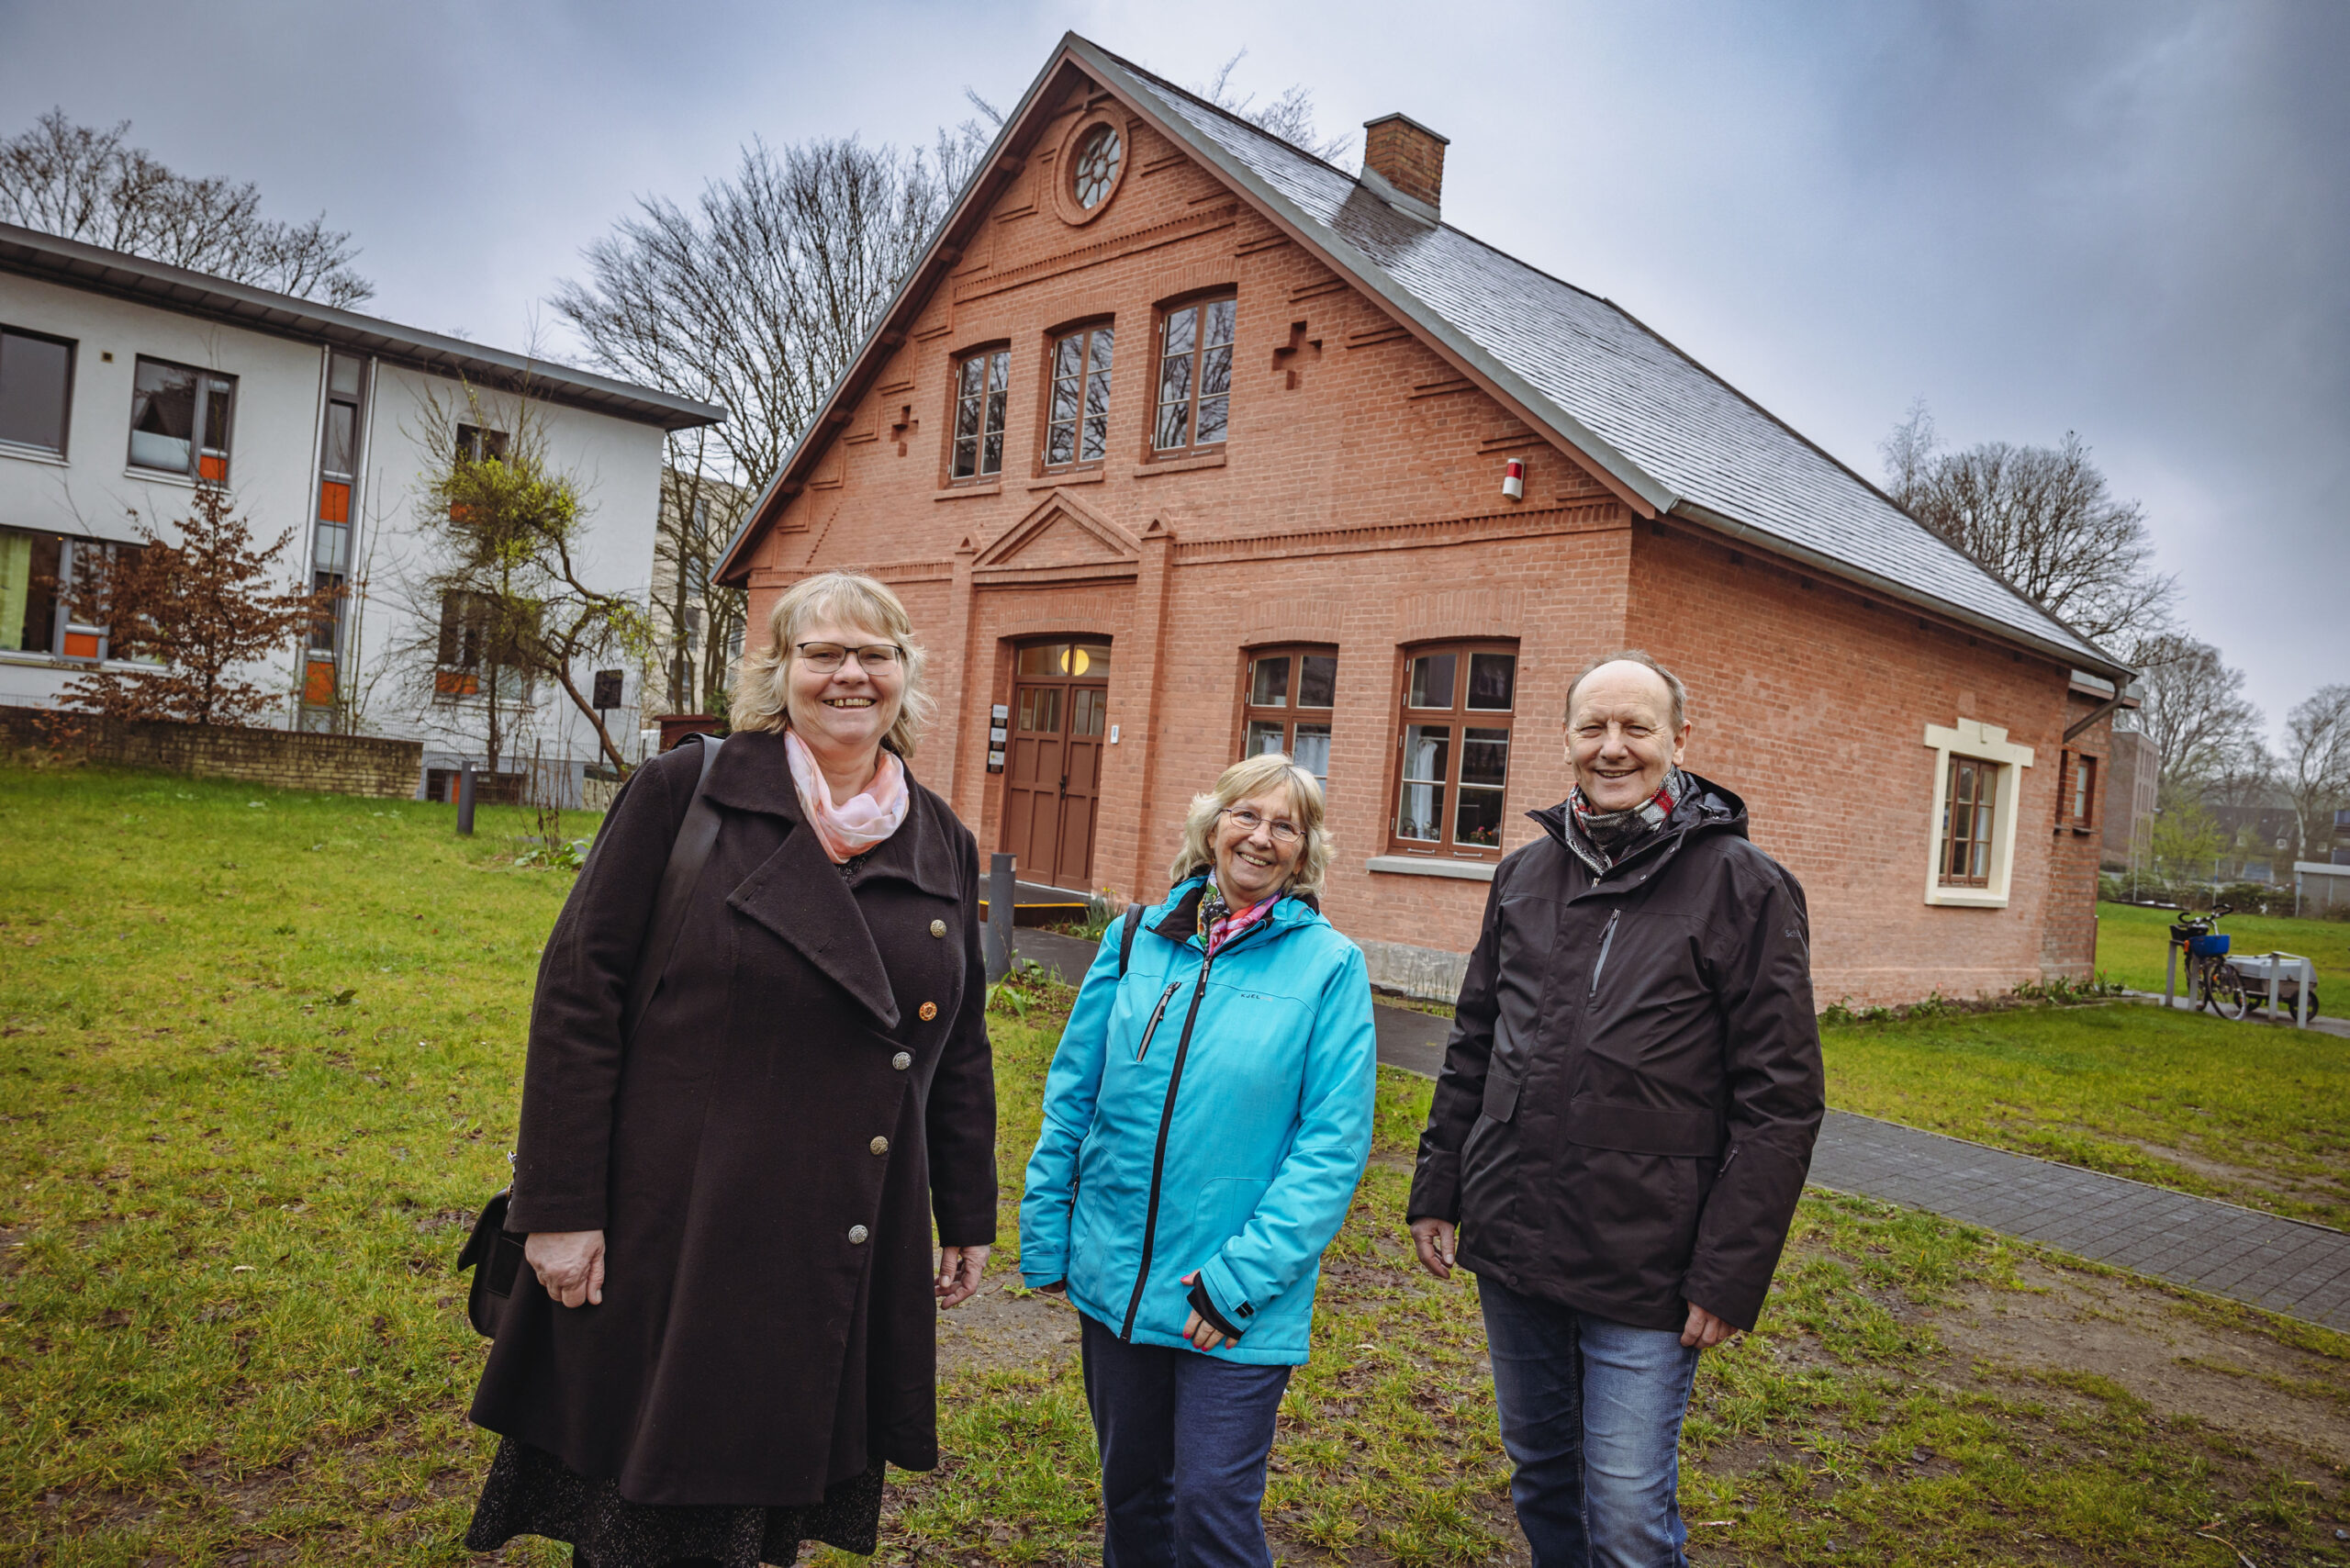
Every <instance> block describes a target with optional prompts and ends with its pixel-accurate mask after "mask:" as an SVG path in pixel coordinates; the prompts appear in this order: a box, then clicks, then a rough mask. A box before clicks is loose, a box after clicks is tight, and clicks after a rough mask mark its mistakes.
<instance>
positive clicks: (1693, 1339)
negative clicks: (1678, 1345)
mask: <svg viewBox="0 0 2350 1568" xmlns="http://www.w3.org/2000/svg"><path fill="white" fill-rule="evenodd" d="M1737 1332H1738V1330H1737V1329H1735V1328H1733V1327H1730V1326H1729V1324H1727V1323H1724V1322H1723V1321H1722V1320H1721V1319H1720V1318H1718V1317H1716V1316H1714V1315H1713V1314H1712V1313H1710V1312H1707V1310H1706V1309H1705V1308H1704V1307H1702V1306H1699V1305H1697V1304H1696V1303H1695V1302H1694V1301H1693V1302H1691V1303H1690V1304H1689V1323H1688V1327H1684V1328H1683V1329H1682V1330H1681V1342H1682V1343H1683V1344H1684V1345H1695V1346H1696V1347H1697V1349H1699V1350H1712V1349H1713V1348H1714V1347H1715V1346H1716V1345H1718V1344H1720V1343H1721V1342H1722V1341H1723V1340H1725V1339H1727V1338H1730V1337H1731V1336H1732V1335H1734V1334H1736V1333H1737Z"/></svg>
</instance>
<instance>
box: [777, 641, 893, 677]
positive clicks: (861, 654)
mask: <svg viewBox="0 0 2350 1568" xmlns="http://www.w3.org/2000/svg"><path fill="white" fill-rule="evenodd" d="M796 646H797V647H798V648H799V649H800V657H801V658H803V659H805V660H807V661H808V667H809V668H810V669H812V670H816V671H819V672H821V673H822V674H825V675H830V674H831V673H832V672H833V671H834V670H836V669H838V668H840V667H841V666H842V665H843V664H844V663H845V662H847V661H848V660H850V659H855V660H856V663H857V667H859V668H860V669H865V670H877V669H895V668H897V667H898V666H900V665H901V664H903V663H905V662H906V650H905V649H903V648H901V647H900V646H898V644H895V643H867V644H866V645H865V646H864V647H861V648H845V647H843V646H842V645H841V644H838V643H800V644H796Z"/></svg>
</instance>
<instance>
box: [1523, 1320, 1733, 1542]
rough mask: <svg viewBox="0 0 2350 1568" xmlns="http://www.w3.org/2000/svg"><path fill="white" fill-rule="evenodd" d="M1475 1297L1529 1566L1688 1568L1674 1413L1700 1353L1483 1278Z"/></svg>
mask: <svg viewBox="0 0 2350 1568" xmlns="http://www.w3.org/2000/svg"><path fill="white" fill-rule="evenodd" d="M1477 1300H1478V1305H1481V1306H1482V1307H1483V1308H1484V1313H1485V1344H1486V1348H1487V1350H1489V1351H1490V1352H1491V1354H1492V1357H1493V1362H1494V1403H1495V1404H1496V1405H1498V1406H1500V1407H1501V1421H1502V1447H1503V1448H1504V1449H1505V1450H1507V1451H1508V1453H1509V1458H1510V1463H1511V1465H1512V1466H1513V1469H1512V1471H1511V1473H1510V1481H1509V1497H1510V1501H1511V1502H1512V1503H1513V1504H1515V1505H1516V1508H1517V1522H1518V1526H1519V1528H1520V1529H1524V1530H1525V1531H1526V1542H1527V1545H1528V1546H1530V1547H1532V1548H1533V1549H1534V1568H1586V1565H1589V1568H1684V1565H1685V1564H1686V1563H1687V1562H1688V1561H1689V1560H1688V1558H1687V1557H1686V1556H1684V1554H1683V1551H1682V1548H1683V1547H1684V1545H1685V1544H1686V1543H1687V1541H1688V1540H1689V1531H1688V1529H1687V1528H1686V1527H1685V1526H1684V1525H1683V1524H1682V1522H1681V1505H1680V1499H1679V1496H1678V1492H1679V1488H1680V1484H1681V1417H1683V1415H1684V1414H1685V1413H1686V1412H1687V1410H1688V1408H1689V1388H1690V1384H1691V1383H1694V1382H1695V1379H1696V1375H1697V1351H1696V1349H1695V1347H1694V1346H1691V1347H1684V1346H1683V1344H1682V1343H1681V1336H1680V1334H1679V1333H1678V1332H1676V1331H1675V1330H1673V1329H1669V1328H1634V1327H1629V1326H1628V1325H1626V1324H1622V1323H1610V1322H1608V1321H1607V1320H1606V1318H1603V1317H1594V1316H1591V1315H1590V1314H1588V1313H1583V1312H1578V1311H1576V1310H1575V1309H1574V1308H1573V1307H1571V1306H1561V1305H1557V1304H1556V1303H1554V1302H1547V1301H1537V1300H1536V1299H1534V1298H1533V1297H1532V1296H1525V1295H1519V1294H1517V1293H1516V1292H1515V1291H1510V1290H1505V1289H1504V1288H1503V1287H1502V1286H1500V1285H1497V1284H1495V1283H1494V1282H1493V1281H1491V1280H1488V1279H1485V1278H1483V1276H1480V1277H1479V1279H1478V1281H1477Z"/></svg>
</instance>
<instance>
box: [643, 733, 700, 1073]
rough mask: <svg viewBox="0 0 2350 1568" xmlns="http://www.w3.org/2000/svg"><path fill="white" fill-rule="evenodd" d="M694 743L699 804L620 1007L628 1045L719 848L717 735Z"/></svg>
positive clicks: (689, 817)
mask: <svg viewBox="0 0 2350 1568" xmlns="http://www.w3.org/2000/svg"><path fill="white" fill-rule="evenodd" d="M694 738H695V739H697V740H699V742H701V777H699V778H697V779H695V780H694V798H693V800H692V801H691V802H690V803H689V804H688V806H687V807H686V820H685V821H684V822H682V823H678V824H677V840H676V842H675V843H673V844H671V845H670V846H669V864H668V867H667V868H666V869H665V870H663V871H662V873H661V889H660V890H659V891H658V892H656V893H655V894H654V897H653V920H652V923H651V924H648V925H647V926H646V927H645V928H644V946H642V947H640V948H638V949H637V954H636V972H635V973H633V974H632V975H631V976H629V981H628V1001H627V1002H624V1003H622V1004H621V1044H623V1045H625V1044H627V1043H628V1042H629V1041H631V1040H633V1039H634V1038H635V1037H636V1026H637V1025H639V1024H640V1023H642V1022H643V1019H644V1010H645V1008H646V1007H648V1006H650V1005H651V1004H652V1002H653V993H654V992H655V991H658V990H660V989H661V977H662V975H663V974H664V973H665V972H666V971H667V969H668V968H669V957H670V955H671V954H672V953H675V952H676V951H677V934H678V933H679V932H681V931H683V930H684V929H685V926H686V903H687V901H688V900H689V899H690V898H692V896H693V890H694V884H695V883H697V882H699V881H700V880H701V868H703V867H704V866H705V865H707V864H709V862H710V852H711V848H712V847H713V846H715V845H716V844H717V843H718V808H717V807H715V806H713V805H711V803H710V799H709V797H708V796H707V795H705V794H704V793H703V791H704V790H707V789H708V788H709V787H710V769H711V765H712V764H713V763H715V762H717V760H718V747H719V745H720V742H719V740H718V737H717V736H715V735H697V736H695V737H694Z"/></svg>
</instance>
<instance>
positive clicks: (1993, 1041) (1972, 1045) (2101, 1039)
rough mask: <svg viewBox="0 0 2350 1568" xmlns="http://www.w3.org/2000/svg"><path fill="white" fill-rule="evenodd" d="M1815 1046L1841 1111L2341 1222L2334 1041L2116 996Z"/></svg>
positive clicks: (2345, 1075) (2344, 1063) (2341, 1111)
mask: <svg viewBox="0 0 2350 1568" xmlns="http://www.w3.org/2000/svg"><path fill="white" fill-rule="evenodd" d="M2344 994H2345V996H2350V987H2345V990H2344ZM1820 1041H1821V1046H1822V1047H1823V1049H1824V1051H1825V1053H1826V1056H1827V1059H1828V1100H1829V1103H1830V1104H1831V1105H1834V1106H1836V1107H1838V1108H1839V1109H1841V1110H1846V1111H1859V1112H1862V1113H1863V1114H1867V1115H1872V1116H1883V1117H1885V1118H1886V1119H1887V1120H1889V1121H1896V1122H1907V1123H1908V1124H1909V1125H1910V1126H1918V1127H1930V1128H1932V1129H1934V1130H1935V1131H1937V1132H1946V1133H1953V1134H1955V1135H1957V1136H1959V1137H1970V1138H1974V1139H1976V1140H1977V1141H1979V1142H1983V1143H1989V1144H1996V1145H1997V1146H1999V1147H2001V1148H2012V1149H2015V1150H2017V1151H2019V1152H2020V1153H2024V1154H2036V1155H2039V1156H2041V1157H2042V1159H2061V1160H2064V1161H2065V1162H2066V1163H2067V1164H2072V1165H2082V1166H2087V1167H2088V1168H2089V1169H2090V1170H2105V1171H2109V1172H2111V1173H2113V1174H2114V1175H2117V1176H2129V1177H2132V1178H2134V1179H2136V1180H2138V1181H2141V1182H2156V1183H2159V1184H2160V1185H2163V1186H2165V1187H2176V1188H2177V1189H2179V1190H2181V1191H2183V1192H2189V1193H2202V1194H2203V1195H2205V1196H2207V1197H2215V1198H2226V1199H2229V1200H2231V1201H2232V1202H2234V1203H2240V1204H2249V1205H2252V1206H2254V1207H2257V1208H2264V1209H2267V1210H2269V1211H2270V1212H2272V1213H2275V1214H2281V1215H2291V1216H2293V1217H2295V1218H2299V1219H2312V1220H2316V1221H2318V1222H2319V1223H2320V1224H2322V1225H2331V1226H2335V1227H2337V1228H2350V1111H2345V1107H2350V1040H2344V1039H2342V1038H2341V1037H2340V1036H2334V1035H2327V1034H2322V1033H2319V1032H2318V1031H2316V1030H2300V1029H2275V1028H2269V1027H2266V1026H2264V1025H2251V1024H2231V1023H2228V1022H2226V1021H2224V1020H2222V1019H2219V1018H2215V1017H2211V1016H2209V1015H2206V1014H2188V1013H2165V1012H2164V1011H2162V1010H2161V1009H2160V1008H2155V1007H2148V1006H2145V1005H2144V1004H2143V1003H2140V1002H2111V1003H2106V1004H2102V1005H2091V1006H2073V1007H2023V1008H2015V1009H2010V1010H2007V1011H2001V1012H1995V1013H1975V1014H1966V1013H1960V1014H1944V1015H1942V1016H1939V1017H1919V1018H1909V1019H1905V1020H1903V1021H1901V1022H1899V1023H1870V1022H1861V1023H1846V1024H1831V1025H1829V1026H1828V1027H1826V1028H1824V1029H1823V1030H1822V1031H1821V1033H1820Z"/></svg>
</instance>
